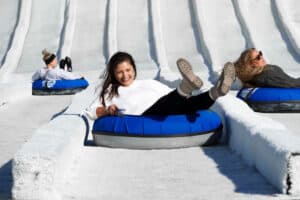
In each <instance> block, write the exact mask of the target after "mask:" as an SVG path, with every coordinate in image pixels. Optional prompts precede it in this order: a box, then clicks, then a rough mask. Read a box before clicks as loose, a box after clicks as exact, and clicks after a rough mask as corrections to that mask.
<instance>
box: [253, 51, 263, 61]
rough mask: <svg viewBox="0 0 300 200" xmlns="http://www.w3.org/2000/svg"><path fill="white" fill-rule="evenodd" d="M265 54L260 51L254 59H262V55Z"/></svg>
mask: <svg viewBox="0 0 300 200" xmlns="http://www.w3.org/2000/svg"><path fill="white" fill-rule="evenodd" d="M262 56H263V53H262V52H261V51H259V52H258V55H257V56H256V57H255V58H254V59H253V60H257V61H258V60H260V59H261V57H262Z"/></svg>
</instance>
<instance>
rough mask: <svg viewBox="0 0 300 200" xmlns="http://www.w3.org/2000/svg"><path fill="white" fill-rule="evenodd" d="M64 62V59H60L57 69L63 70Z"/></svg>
mask: <svg viewBox="0 0 300 200" xmlns="http://www.w3.org/2000/svg"><path fill="white" fill-rule="evenodd" d="M65 65H66V61H65V60H64V59H61V60H60V61H59V68H60V69H63V70H65Z"/></svg>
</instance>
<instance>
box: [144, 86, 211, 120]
mask: <svg viewBox="0 0 300 200" xmlns="http://www.w3.org/2000/svg"><path fill="white" fill-rule="evenodd" d="M214 102H215V101H214V100H213V99H212V98H211V97H210V96H209V92H204V93H202V94H200V95H197V96H192V97H190V98H186V97H184V96H182V95H180V94H179V93H178V91H177V90H174V91H172V92H170V93H169V94H167V95H165V96H163V97H162V98H160V99H159V100H158V101H157V102H155V103H154V104H153V105H152V106H151V107H150V108H148V109H147V110H146V111H145V112H144V113H143V115H178V114H191V113H195V112H196V111H197V110H202V109H208V108H209V107H210V106H211V105H212V104H213V103H214Z"/></svg>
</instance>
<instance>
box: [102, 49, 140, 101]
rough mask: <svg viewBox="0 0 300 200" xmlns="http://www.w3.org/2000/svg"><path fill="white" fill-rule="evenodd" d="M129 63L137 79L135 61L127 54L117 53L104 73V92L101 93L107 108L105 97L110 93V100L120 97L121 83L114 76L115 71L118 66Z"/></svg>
mask: <svg viewBox="0 0 300 200" xmlns="http://www.w3.org/2000/svg"><path fill="white" fill-rule="evenodd" d="M124 61H127V62H129V63H130V64H131V65H132V66H133V69H134V72H135V77H134V78H136V66H135V62H134V59H133V58H132V56H131V55H130V54H129V53H126V52H120V51H119V52H117V53H115V54H114V55H113V56H112V57H111V58H110V60H109V62H108V64H107V65H106V70H105V72H104V73H103V79H104V80H103V85H102V91H101V93H100V99H101V101H102V104H103V105H104V106H105V95H106V94H107V93H108V98H109V99H112V98H113V97H114V96H118V95H119V93H118V88H119V86H120V83H119V82H118V81H117V80H116V78H115V76H114V71H115V70H116V68H117V66H118V65H119V64H120V63H122V62H124Z"/></svg>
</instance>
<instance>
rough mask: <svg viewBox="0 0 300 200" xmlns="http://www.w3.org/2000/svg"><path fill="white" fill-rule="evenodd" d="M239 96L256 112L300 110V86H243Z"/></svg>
mask: <svg viewBox="0 0 300 200" xmlns="http://www.w3.org/2000/svg"><path fill="white" fill-rule="evenodd" d="M237 97H238V98H240V99H242V100H244V101H245V102H246V103H247V104H248V105H249V106H250V107H251V108H252V109H253V110H254V111H256V112H268V113H279V112H281V113H290V112H300V88H243V89H241V90H240V91H239V93H238V94H237Z"/></svg>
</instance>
